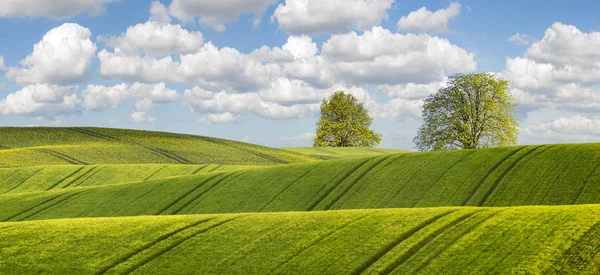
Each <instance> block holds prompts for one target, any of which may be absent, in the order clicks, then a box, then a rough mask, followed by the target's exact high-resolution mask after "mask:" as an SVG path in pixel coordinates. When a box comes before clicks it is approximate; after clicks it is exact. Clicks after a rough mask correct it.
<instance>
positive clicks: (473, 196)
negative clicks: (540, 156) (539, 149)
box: [462, 146, 527, 206]
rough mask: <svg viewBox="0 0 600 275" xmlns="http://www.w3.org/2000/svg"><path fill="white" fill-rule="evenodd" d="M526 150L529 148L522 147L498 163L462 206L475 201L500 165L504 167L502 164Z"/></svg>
mask: <svg viewBox="0 0 600 275" xmlns="http://www.w3.org/2000/svg"><path fill="white" fill-rule="evenodd" d="M525 148H527V146H523V147H521V148H519V149H517V150H514V151H513V152H512V153H509V154H508V155H506V156H505V157H503V158H502V159H501V160H500V161H499V162H498V163H496V165H494V167H493V168H492V170H491V171H490V172H489V173H488V174H487V176H486V177H485V178H484V179H483V180H482V181H481V182H480V183H479V185H477V188H476V189H475V190H474V191H473V192H472V193H471V196H470V197H469V198H468V199H467V200H466V201H465V202H464V203H463V204H462V205H463V206H467V204H469V203H470V202H471V200H473V198H475V196H476V195H477V194H478V193H479V190H481V188H482V187H483V185H485V183H486V182H487V180H488V179H489V178H490V177H491V176H492V175H493V174H494V173H496V170H498V168H500V165H502V163H504V162H505V161H506V160H508V159H509V158H511V157H512V156H514V155H515V154H517V153H518V152H520V151H522V150H524V149H525Z"/></svg>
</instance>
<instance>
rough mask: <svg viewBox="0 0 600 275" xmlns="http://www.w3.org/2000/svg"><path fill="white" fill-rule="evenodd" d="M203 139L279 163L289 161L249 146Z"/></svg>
mask: <svg viewBox="0 0 600 275" xmlns="http://www.w3.org/2000/svg"><path fill="white" fill-rule="evenodd" d="M204 140H205V141H207V142H210V143H214V144H218V145H222V146H226V147H233V148H235V149H238V150H241V151H244V152H246V153H250V154H252V155H255V156H257V157H261V158H264V159H268V160H270V161H273V162H275V163H280V164H288V163H289V162H288V161H285V160H282V159H279V158H276V157H274V156H270V155H267V154H263V153H261V152H257V151H255V150H252V149H249V148H244V147H242V146H238V145H237V144H235V143H226V142H221V141H219V140H217V139H207V138H205V139H204Z"/></svg>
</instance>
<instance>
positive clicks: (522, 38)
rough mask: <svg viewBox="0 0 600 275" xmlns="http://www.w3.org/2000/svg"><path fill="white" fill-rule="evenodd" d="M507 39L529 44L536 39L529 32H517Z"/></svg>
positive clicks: (520, 43)
mask: <svg viewBox="0 0 600 275" xmlns="http://www.w3.org/2000/svg"><path fill="white" fill-rule="evenodd" d="M506 41H510V42H514V43H516V44H519V45H529V44H531V42H533V41H534V39H533V37H531V36H529V35H527V34H520V33H516V34H514V35H512V36H511V37H509V38H508V39H507V40H506Z"/></svg>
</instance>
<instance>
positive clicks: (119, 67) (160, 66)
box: [98, 49, 179, 83]
mask: <svg viewBox="0 0 600 275" xmlns="http://www.w3.org/2000/svg"><path fill="white" fill-rule="evenodd" d="M98 59H99V60H100V69H99V71H98V73H99V74H100V75H101V76H102V77H104V78H110V79H123V80H127V81H132V82H135V81H139V82H147V83H157V82H163V81H170V80H171V77H172V74H173V72H174V71H175V70H176V69H177V66H178V65H179V64H178V63H177V62H175V61H174V60H173V58H171V56H165V57H163V58H160V59H157V58H152V57H150V56H144V57H140V56H129V55H126V54H124V53H122V52H121V51H120V50H118V49H116V50H115V51H114V52H109V51H107V50H102V51H100V52H99V53H98Z"/></svg>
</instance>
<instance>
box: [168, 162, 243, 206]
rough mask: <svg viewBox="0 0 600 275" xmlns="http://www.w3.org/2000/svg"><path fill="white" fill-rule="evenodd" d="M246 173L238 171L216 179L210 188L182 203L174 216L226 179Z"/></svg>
mask: <svg viewBox="0 0 600 275" xmlns="http://www.w3.org/2000/svg"><path fill="white" fill-rule="evenodd" d="M244 172H246V171H238V172H233V173H229V174H227V175H225V176H224V177H222V178H220V179H218V180H217V181H215V183H213V184H212V185H211V186H209V187H208V188H206V190H204V191H201V192H200V193H198V194H197V195H195V196H193V197H192V199H191V200H189V201H188V202H186V203H184V204H183V205H181V206H180V207H178V208H176V209H175V210H174V211H173V213H174V214H179V213H180V212H181V211H183V210H184V209H185V208H186V207H188V206H190V205H191V204H192V203H194V202H197V201H198V200H199V199H200V198H201V197H202V196H204V194H206V193H208V192H210V190H212V189H213V188H215V187H217V186H218V185H219V184H221V182H223V181H224V180H226V179H229V178H236V177H239V176H240V175H241V174H242V173H244Z"/></svg>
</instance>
